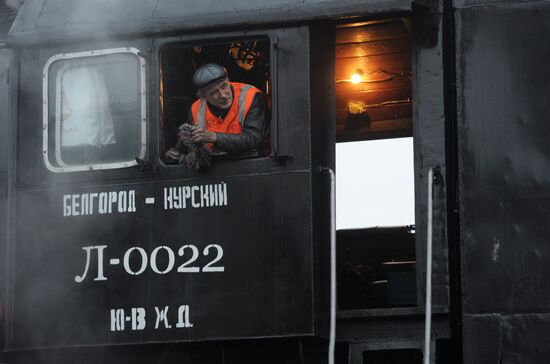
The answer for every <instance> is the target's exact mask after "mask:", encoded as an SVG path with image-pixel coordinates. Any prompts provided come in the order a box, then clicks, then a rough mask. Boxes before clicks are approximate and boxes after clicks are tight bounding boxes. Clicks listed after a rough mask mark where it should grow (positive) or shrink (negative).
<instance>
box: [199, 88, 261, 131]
mask: <svg viewBox="0 0 550 364" xmlns="http://www.w3.org/2000/svg"><path fill="white" fill-rule="evenodd" d="M251 88H252V86H250V85H244V86H242V87H241V90H240V93H239V98H238V100H237V102H238V107H239V114H238V115H237V119H238V120H239V124H241V127H242V126H243V124H244V109H245V108H244V106H245V105H244V102H245V100H246V95H247V94H248V91H249V90H250V89H251ZM206 104H207V102H206V100H205V99H203V98H201V101H200V104H199V112H198V115H197V118H198V120H197V125H198V126H199V127H200V128H204V129H205V128H206Z"/></svg>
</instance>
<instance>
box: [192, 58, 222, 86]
mask: <svg viewBox="0 0 550 364" xmlns="http://www.w3.org/2000/svg"><path fill="white" fill-rule="evenodd" d="M226 77H227V71H226V70H225V68H224V67H222V66H220V65H219V64H216V63H208V64H205V65H204V66H201V67H200V68H199V69H198V70H197V71H196V72H195V75H194V76H193V84H194V85H195V87H196V88H197V89H199V90H200V89H201V88H203V87H205V86H207V85H209V84H211V83H212V82H214V81H217V80H221V79H223V78H226Z"/></svg>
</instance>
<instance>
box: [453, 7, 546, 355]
mask: <svg viewBox="0 0 550 364" xmlns="http://www.w3.org/2000/svg"><path fill="white" fill-rule="evenodd" d="M467 3H468V4H469V5H472V2H467ZM478 3H490V2H478ZM549 14H550V3H548V2H546V1H539V2H532V3H524V4H521V3H517V2H516V3H513V4H512V3H509V4H507V3H504V4H499V5H493V6H481V7H471V8H464V9H459V10H458V12H457V28H458V29H457V62H458V64H457V70H458V74H457V75H458V77H457V82H458V83H457V98H458V132H459V135H458V137H459V148H460V149H459V151H460V153H459V177H460V186H459V198H460V206H461V214H460V218H461V247H462V269H463V271H462V283H463V315H464V331H463V333H464V361H465V362H467V363H545V362H547V361H548V357H549V355H550V352H549V349H548V345H547V344H546V336H547V333H548V330H549V328H550V326H549V324H548V319H547V317H548V312H549V311H548V308H549V307H550V280H549V279H548V275H549V268H548V264H547V262H548V258H549V256H550V250H549V245H548V236H550V231H549V226H550V221H549V218H548V208H549V206H550V204H549V199H548V193H549V189H548V186H549V183H548V182H549V181H550V175H549V174H548V161H549V160H550V149H549V148H548V140H549V137H550V129H549V128H548V125H547V124H548V123H547V119H548V115H549V113H550V105H549V103H548V94H549V93H550V84H549V83H548V79H549V78H550V70H549V68H548V61H549V59H550V47H549V46H548V42H546V41H545V36H546V35H547V34H550V24H549V23H548V21H547V19H548V15H549ZM485 343H487V344H486V345H485ZM481 345H483V347H482V346H481Z"/></svg>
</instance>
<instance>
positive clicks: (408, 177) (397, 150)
mask: <svg viewBox="0 0 550 364" xmlns="http://www.w3.org/2000/svg"><path fill="white" fill-rule="evenodd" d="M336 173H337V178H338V180H337V182H338V183H337V185H336V197H337V199H336V203H337V205H336V211H337V213H336V227H337V229H356V228H365V227H375V226H404V225H414V223H415V221H414V169H413V140H412V138H395V139H382V140H370V141H362V142H351V143H338V144H336Z"/></svg>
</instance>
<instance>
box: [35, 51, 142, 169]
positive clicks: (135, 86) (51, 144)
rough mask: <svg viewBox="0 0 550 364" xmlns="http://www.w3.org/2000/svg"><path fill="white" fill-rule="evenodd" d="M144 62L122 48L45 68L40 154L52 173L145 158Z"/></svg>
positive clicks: (57, 60)
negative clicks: (41, 149) (42, 154)
mask: <svg viewBox="0 0 550 364" xmlns="http://www.w3.org/2000/svg"><path fill="white" fill-rule="evenodd" d="M145 94H146V90H145V60H144V59H143V58H142V57H140V56H139V55H138V51H137V50H136V49H131V48H120V49H109V50H99V51H89V52H79V53H71V54H61V55H56V56H54V57H52V58H50V59H49V60H48V62H47V63H46V66H45V68H44V137H43V143H44V144H43V153H44V160H45V162H46V165H47V167H48V168H49V169H50V170H52V171H54V172H71V171H83V170H92V169H111V168H122V167H129V166H132V165H135V164H136V161H135V159H136V157H138V158H143V157H144V156H145V145H146V125H145V120H146V118H145V115H146V100H145Z"/></svg>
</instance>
